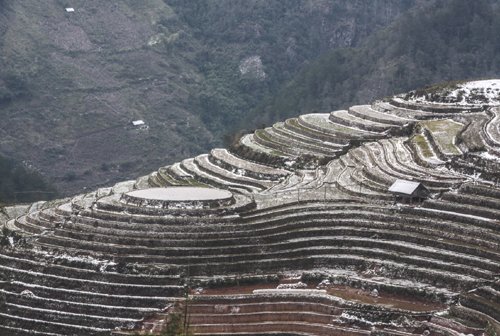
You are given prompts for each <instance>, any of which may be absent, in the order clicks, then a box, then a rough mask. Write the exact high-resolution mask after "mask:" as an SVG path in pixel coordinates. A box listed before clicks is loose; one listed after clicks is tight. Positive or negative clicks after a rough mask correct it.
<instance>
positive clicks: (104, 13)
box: [0, 0, 416, 194]
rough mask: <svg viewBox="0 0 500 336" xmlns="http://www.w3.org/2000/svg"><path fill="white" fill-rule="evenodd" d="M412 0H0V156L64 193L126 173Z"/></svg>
mask: <svg viewBox="0 0 500 336" xmlns="http://www.w3.org/2000/svg"><path fill="white" fill-rule="evenodd" d="M415 2H416V1H400V0H399V1H398V0H387V1H377V2H373V3H372V2H369V3H366V2H363V1H357V2H349V3H348V4H346V3H345V2H343V1H333V2H308V1H292V2H288V4H289V6H283V3H282V2H281V1H271V2H269V1H257V0H252V1H242V2H236V1H223V2H221V1H207V2H185V1H161V0H154V1H147V2H137V1H131V0H130V1H129V0H127V1H120V2H117V3H111V2H102V1H81V0H78V1H73V2H71V4H69V3H67V2H65V1H60V0H51V1H44V2H37V1H28V0H22V1H15V2H11V1H2V2H0V6H1V11H0V54H1V55H2V57H1V58H0V108H1V111H2V118H0V132H1V140H0V153H3V154H4V155H6V156H9V157H13V158H15V159H17V160H18V161H27V162H28V163H29V164H30V165H32V166H34V167H35V168H37V169H38V170H39V171H41V172H42V173H43V174H44V175H45V176H46V177H47V178H48V179H50V180H51V181H53V182H54V183H55V184H56V185H57V186H58V189H59V190H61V192H63V193H66V194H69V193H74V192H76V191H81V190H82V188H83V187H91V186H95V185H96V184H100V183H102V184H109V183H111V181H118V180H120V179H125V178H130V177H135V176H137V175H139V174H140V173H145V172H147V171H150V170H151V169H153V168H154V167H156V166H158V165H160V164H164V163H167V162H173V161H175V160H178V159H180V158H183V157H186V156H190V155H194V154H196V153H200V152H202V151H205V150H208V149H209V148H210V147H211V146H212V145H214V144H217V143H220V142H221V139H222V136H223V135H224V134H225V133H228V132H231V131H232V130H233V129H231V126H230V127H229V128H228V125H234V126H233V127H237V125H236V124H237V123H236V121H237V120H239V119H240V118H241V116H242V115H244V114H245V112H246V111H247V110H248V109H249V108H251V107H253V106H255V105H256V104H257V102H258V101H259V100H260V98H261V97H262V96H263V95H264V93H267V92H272V91H273V90H274V89H275V88H276V87H277V86H278V84H279V83H281V82H282V81H283V80H285V79H287V78H290V76H291V75H293V74H294V73H296V71H298V70H299V69H300V68H301V66H302V65H303V64H304V63H307V62H308V61H310V60H312V59H314V58H316V57H317V56H318V55H319V54H321V53H323V52H325V51H327V50H331V49H332V48H337V47H340V46H342V47H343V46H352V45H356V44H357V43H358V42H359V41H360V40H362V39H363V38H364V37H365V36H367V35H369V34H370V33H371V32H373V31H375V30H376V29H378V28H380V27H383V26H384V25H386V24H388V23H389V22H391V21H392V20H393V19H394V18H396V17H397V15H398V14H399V13H400V12H402V11H404V10H406V9H407V8H408V7H411V5H413V4H414V3H415ZM66 6H71V7H73V8H74V9H75V11H74V12H66V11H65V7H66ZM221 18H224V20H221ZM292 19H293V20H292ZM252 57H253V58H252ZM256 57H257V58H256ZM258 57H260V61H259V58H258ZM259 62H261V63H259ZM260 65H262V67H263V71H265V78H260V77H259V76H257V77H255V73H254V72H253V71H254V70H255V69H257V74H258V73H260V72H259V69H260V68H259V67H260ZM240 68H241V70H240ZM242 71H243V72H244V74H243V73H242ZM138 119H142V120H144V121H145V123H146V125H147V129H138V128H135V127H132V125H131V121H133V120H138Z"/></svg>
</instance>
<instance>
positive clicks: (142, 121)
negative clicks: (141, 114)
mask: <svg viewBox="0 0 500 336" xmlns="http://www.w3.org/2000/svg"><path fill="white" fill-rule="evenodd" d="M145 124H146V123H145V122H144V120H140V119H139V120H134V121H132V125H134V126H142V125H145Z"/></svg>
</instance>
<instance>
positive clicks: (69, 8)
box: [65, 7, 75, 13]
mask: <svg viewBox="0 0 500 336" xmlns="http://www.w3.org/2000/svg"><path fill="white" fill-rule="evenodd" d="M65 9H66V12H67V13H73V12H74V11H75V9H74V8H73V7H66V8H65Z"/></svg>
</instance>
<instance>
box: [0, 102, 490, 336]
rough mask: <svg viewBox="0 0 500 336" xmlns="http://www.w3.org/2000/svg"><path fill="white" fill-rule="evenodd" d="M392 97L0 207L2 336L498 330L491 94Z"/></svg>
mask: <svg viewBox="0 0 500 336" xmlns="http://www.w3.org/2000/svg"><path fill="white" fill-rule="evenodd" d="M403 97H404V96H399V97H394V98H392V99H389V100H387V101H377V102H375V103H373V104H372V105H359V106H353V107H351V108H349V109H348V110H341V111H333V112H331V113H322V114H307V115H303V116H299V117H297V118H292V119H288V120H286V121H284V122H279V123H276V124H275V125H272V126H271V127H268V128H265V129H262V130H257V131H255V132H254V133H253V134H247V135H245V136H243V137H242V138H241V139H240V141H239V143H237V144H235V145H234V146H233V147H231V148H227V149H222V148H218V149H213V150H212V151H211V152H210V153H207V154H202V155H199V156H197V157H195V158H186V159H185V160H183V161H181V162H177V163H174V164H170V165H167V166H164V167H160V168H159V169H158V170H157V171H155V172H152V173H151V174H149V175H148V176H143V177H140V178H138V179H137V180H135V181H126V182H122V183H119V184H117V185H115V186H112V187H109V188H101V189H99V190H96V191H93V192H90V193H86V194H82V195H76V196H74V197H71V198H68V199H64V200H58V201H52V202H50V203H43V202H40V203H36V204H33V205H31V206H29V207H17V208H9V209H4V213H5V214H9V213H10V214H11V215H10V216H7V215H5V216H4V217H6V220H5V222H4V223H2V224H3V226H4V230H3V235H2V236H1V238H2V239H1V240H0V242H1V246H0V335H16V336H17V335H45V336H49V335H50V336H58V335H111V334H115V335H137V334H140V335H152V334H158V333H160V332H161V331H162V330H164V328H165V327H166V326H167V325H168V324H169V323H174V322H173V321H174V320H175V318H174V317H176V316H181V317H182V318H183V319H185V320H183V321H185V322H186V323H185V324H184V327H185V328H186V329H189V331H190V332H191V333H193V334H195V335H256V334H257V335H469V334H471V335H477V336H479V335H494V332H497V333H499V332H500V308H499V304H498V303H499V302H500V279H499V275H500V210H499V209H500V187H499V185H498V181H499V178H500V164H499V162H500V158H499V155H498V153H499V152H500V145H499V143H500V142H499V141H498V139H499V137H498V133H499V132H498V130H499V129H500V124H499V118H498V108H497V107H496V105H492V106H491V107H487V106H486V107H485V106H483V105H481V106H475V105H470V104H469V105H464V106H457V105H450V106H448V105H446V104H435V103H431V102H426V101H420V102H419V101H415V100H414V99H413V100H408V101H405V100H404V98H403ZM472 121H475V122H472ZM396 180H408V181H413V182H419V183H421V184H422V185H423V186H424V187H425V189H426V190H427V191H428V194H427V195H426V196H425V197H417V198H411V197H406V198H405V197H403V198H402V199H401V195H395V194H393V193H391V192H389V187H390V186H391V185H392V184H393V183H394V182H395V181H396ZM200 188H203V189H200ZM208 188H210V189H208ZM200 190H201V191H202V192H200ZM402 200H403V201H402Z"/></svg>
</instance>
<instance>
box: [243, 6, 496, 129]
mask: <svg viewBox="0 0 500 336" xmlns="http://www.w3.org/2000/svg"><path fill="white" fill-rule="evenodd" d="M499 24H500V3H499V2H498V1H492V0H478V1H468V0H445V1H436V2H432V1H431V2H427V3H426V4H424V5H422V6H417V7H415V8H413V9H411V10H409V11H408V12H405V13H404V14H403V15H402V16H401V17H399V18H398V19H397V20H395V21H394V22H393V23H392V24H391V25H389V26H388V27H387V28H385V29H383V30H382V31H379V32H377V33H376V34H373V35H371V36H370V37H369V38H367V39H366V40H365V41H364V42H363V43H362V44H361V45H360V46H359V47H357V48H348V49H341V50H336V51H332V52H330V53H329V54H328V55H324V56H323V57H320V59H319V60H317V61H315V62H312V64H310V65H309V66H308V67H306V68H304V69H303V70H302V71H301V72H300V73H299V74H298V75H297V76H296V77H295V78H294V79H293V80H291V81H289V82H288V83H287V84H286V85H284V86H283V87H282V88H281V89H280V91H279V93H277V94H273V95H272V96H270V97H268V98H267V99H265V100H264V101H263V102H262V104H261V105H260V106H259V107H258V108H256V109H255V110H253V111H252V113H250V114H249V118H248V120H247V124H248V123H249V120H257V122H256V123H255V125H259V124H260V123H269V122H272V121H277V120H281V119H283V118H286V117H291V116H294V115H296V114H299V113H306V112H310V111H314V110H316V111H328V110H333V109H337V108H346V107H348V106H350V105H353V104H366V103H368V102H370V101H372V100H373V99H380V98H383V97H387V96H390V95H393V94H396V93H398V92H405V91H408V90H411V89H412V88H415V87H423V86H425V85H431V84H433V83H439V82H443V81H453V80H463V79H467V78H469V79H480V78H488V77H492V76H493V77H494V76H496V75H497V74H498V73H499V72H500V58H499V55H500V38H499V36H498V34H497V32H498V31H499V29H500V26H499Z"/></svg>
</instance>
